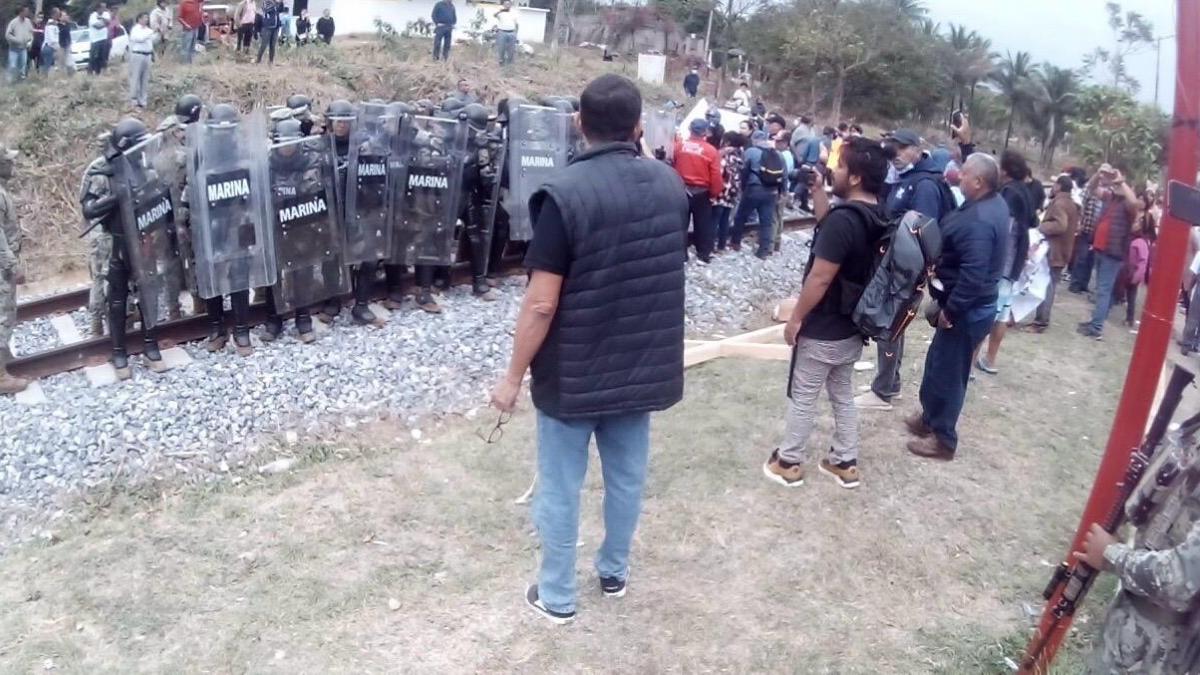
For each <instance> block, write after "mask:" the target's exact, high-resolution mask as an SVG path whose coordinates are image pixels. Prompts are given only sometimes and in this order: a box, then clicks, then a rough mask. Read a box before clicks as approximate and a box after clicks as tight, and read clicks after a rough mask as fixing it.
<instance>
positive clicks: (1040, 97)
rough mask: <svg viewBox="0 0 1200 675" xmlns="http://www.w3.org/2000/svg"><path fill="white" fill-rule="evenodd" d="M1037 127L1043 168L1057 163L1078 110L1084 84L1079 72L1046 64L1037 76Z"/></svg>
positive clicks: (1035, 97)
mask: <svg viewBox="0 0 1200 675" xmlns="http://www.w3.org/2000/svg"><path fill="white" fill-rule="evenodd" d="M1033 84H1034V98H1033V100H1032V106H1031V107H1032V108H1033V109H1034V111H1035V112H1034V117H1035V119H1034V120H1031V121H1033V123H1034V127H1035V128H1036V129H1037V130H1038V135H1039V136H1040V140H1041V143H1042V165H1043V166H1050V164H1051V163H1053V162H1054V151H1055V149H1056V148H1057V147H1058V144H1059V143H1060V142H1061V141H1062V139H1063V136H1064V135H1065V134H1066V133H1067V120H1068V119H1069V118H1070V117H1072V116H1074V115H1075V113H1076V111H1077V110H1078V107H1079V100H1078V98H1079V91H1080V87H1081V80H1080V77H1079V72H1078V71H1076V70H1073V69H1071V68H1059V67H1058V66H1055V65H1052V64H1049V63H1044V64H1042V67H1041V70H1040V71H1039V72H1036V73H1034V77H1033Z"/></svg>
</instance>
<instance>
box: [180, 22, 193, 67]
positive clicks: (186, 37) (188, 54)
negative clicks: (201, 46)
mask: <svg viewBox="0 0 1200 675" xmlns="http://www.w3.org/2000/svg"><path fill="white" fill-rule="evenodd" d="M195 56H196V31H195V30H194V29H193V30H184V31H183V32H182V33H181V34H180V39H179V58H180V60H181V61H183V62H184V63H191V62H192V59H193V58H195Z"/></svg>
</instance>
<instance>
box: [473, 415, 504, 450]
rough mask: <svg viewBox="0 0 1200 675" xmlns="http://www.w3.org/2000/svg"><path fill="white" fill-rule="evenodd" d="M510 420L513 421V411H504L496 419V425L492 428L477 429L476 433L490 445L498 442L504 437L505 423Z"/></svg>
mask: <svg viewBox="0 0 1200 675" xmlns="http://www.w3.org/2000/svg"><path fill="white" fill-rule="evenodd" d="M510 421H512V413H510V412H502V413H500V417H499V418H498V419H497V420H496V426H494V427H492V428H491V429H490V430H489V429H488V428H487V427H481V428H479V429H476V430H475V435H476V436H478V437H479V438H480V439H481V440H483V442H485V443H488V444H489V445H490V444H492V443H498V442H499V441H500V439H501V438H503V437H504V425H505V424H508V423H509V422H510Z"/></svg>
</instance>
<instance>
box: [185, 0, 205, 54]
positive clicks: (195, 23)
mask: <svg viewBox="0 0 1200 675" xmlns="http://www.w3.org/2000/svg"><path fill="white" fill-rule="evenodd" d="M203 20H204V19H203V17H202V16H201V10H200V0H183V2H180V3H179V30H180V31H181V33H182V35H181V39H180V41H179V42H180V44H179V58H180V60H181V61H182V62H183V63H191V62H192V57H193V56H195V55H196V33H197V31H199V30H200V23H201V22H202V21H203Z"/></svg>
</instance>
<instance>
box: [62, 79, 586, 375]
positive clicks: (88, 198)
mask: <svg viewBox="0 0 1200 675" xmlns="http://www.w3.org/2000/svg"><path fill="white" fill-rule="evenodd" d="M538 103H539V104H541V105H533V104H530V103H529V102H528V101H525V100H523V99H507V100H502V101H500V103H499V106H498V110H497V111H496V112H493V111H492V110H490V109H488V108H487V107H485V106H483V105H481V104H479V103H471V104H468V105H465V106H464V105H463V104H462V102H461V101H460V100H458V99H454V98H452V99H449V100H447V101H446V102H444V103H443V104H442V105H441V106H436V105H434V104H433V103H432V102H430V101H428V100H421V101H417V102H415V103H402V102H391V103H388V102H384V101H379V100H372V101H365V102H361V103H358V104H352V103H350V102H349V101H344V100H338V101H333V102H332V103H330V104H329V105H328V107H327V108H326V110H325V114H324V116H323V119H321V118H319V117H318V116H317V115H316V114H314V112H313V110H312V108H313V105H312V101H311V100H310V99H309V98H308V97H306V96H304V95H299V94H297V95H294V96H291V97H289V98H288V100H287V103H286V105H284V106H279V107H277V108H272V109H269V116H268V115H265V114H264V113H263V111H259V110H255V111H251V112H249V113H241V112H239V111H238V110H237V109H236V108H234V107H233V106H231V105H228V104H218V105H215V106H212V107H211V108H210V109H207V110H206V109H205V107H204V106H203V104H202V102H201V100H200V99H199V98H198V97H196V96H194V95H186V96H183V97H181V98H180V100H179V101H178V103H177V105H176V110H175V114H174V115H173V116H171V117H169V118H168V119H167V120H165V121H164V122H163V124H161V125H160V126H159V128H158V130H157V132H155V133H151V132H150V130H149V129H147V128H146V126H145V125H144V124H143V123H142V122H140V121H138V120H136V119H133V118H126V119H123V120H122V121H121V122H119V123H118V124H117V125H116V127H115V128H114V129H113V131H112V133H111V134H110V136H109V138H108V142H107V144H106V147H105V149H104V151H103V153H102V156H101V157H99V158H97V159H96V160H95V161H93V162H92V164H91V165H90V166H89V167H88V169H87V172H86V174H85V176H84V179H83V182H82V185H81V190H80V203H81V206H82V211H83V215H84V220H85V223H86V226H87V229H88V230H91V229H93V228H96V232H95V233H93V235H94V236H98V237H105V238H111V242H112V246H111V247H107V246H105V247H94V250H99V251H103V252H104V253H105V254H107V256H108V259H107V261H106V262H107V265H106V271H105V272H104V275H103V280H102V281H103V282H102V283H101V286H100V287H101V288H103V287H107V299H106V302H105V305H106V311H105V312H104V314H105V316H104V317H103V318H104V319H105V323H106V324H107V332H108V334H109V336H110V339H111V341H112V350H113V351H112V359H111V361H112V365H113V366H114V368H115V369H116V371H117V374H118V377H119V378H121V379H126V378H128V377H129V376H130V368H129V355H128V350H127V347H126V339H125V336H126V331H127V326H128V325H129V324H130V323H131V320H130V318H129V315H130V312H129V311H128V310H129V304H128V298H129V297H131V296H132V297H134V298H135V300H136V308H137V311H136V315H137V317H139V318H140V323H141V325H142V328H143V329H144V330H143V334H144V340H145V342H144V344H143V346H142V354H143V360H144V362H145V364H146V366H147V367H148V368H149V369H150V370H152V371H154V372H161V371H163V370H165V369H166V366H165V365H164V362H163V360H162V355H161V353H160V351H159V348H158V343H157V340H156V337H155V334H156V333H155V327H156V326H158V325H159V324H160V323H162V322H163V321H165V320H170V319H175V318H179V317H180V316H181V310H180V305H179V296H180V293H181V291H182V290H183V289H185V288H186V289H187V290H188V291H189V292H190V293H191V295H192V297H193V311H198V310H199V308H200V307H201V306H203V307H204V312H205V314H206V315H207V317H208V321H209V336H208V340H207V347H208V349H209V350H210V351H220V350H223V349H224V348H225V347H226V346H227V343H228V339H229V329H230V328H231V329H232V337H233V342H234V347H235V349H236V351H237V352H238V353H239V354H241V355H243V356H245V355H249V354H250V353H252V351H253V348H252V345H251V341H250V329H251V326H250V325H249V322H250V293H251V292H254V293H255V294H256V296H257V297H260V298H262V299H264V300H265V302H266V306H267V314H268V319H267V322H266V325H265V326H264V327H263V330H262V332H261V334H260V335H261V338H262V339H263V340H265V341H269V340H273V339H276V338H278V337H279V336H280V335H281V334H282V333H283V328H284V326H283V319H284V317H285V315H288V314H291V315H293V316H294V319H295V328H296V333H297V336H298V338H299V339H300V340H301V341H303V342H311V341H312V340H313V339H314V338H315V332H314V326H313V320H314V315H315V316H316V317H319V318H321V319H322V320H324V321H327V322H331V321H333V319H334V318H335V317H336V316H337V315H338V314H339V312H340V311H341V309H342V298H343V296H346V295H350V296H351V297H352V299H353V303H352V308H351V318H352V319H353V321H354V322H355V323H357V324H360V325H376V326H378V325H382V323H383V322H384V319H383V317H380V316H377V315H376V314H375V313H374V312H373V311H372V310H371V308H370V306H369V305H368V303H369V302H370V300H371V299H372V297H373V293H374V291H375V288H376V286H377V283H378V281H379V276H380V268H381V267H382V269H383V277H384V287H385V289H386V298H385V300H384V303H383V305H384V307H385V308H387V309H388V310H396V309H400V308H401V307H403V303H404V299H405V297H406V289H405V288H404V279H405V278H406V276H407V274H406V273H407V270H408V269H409V268H412V269H413V271H414V273H413V275H412V278H413V279H414V281H415V286H416V288H415V291H414V292H413V296H414V300H415V303H416V306H417V307H419V308H420V309H422V310H424V311H426V312H431V313H437V312H440V311H441V308H440V306H439V305H438V303H437V301H436V300H435V299H434V290H435V287H436V286H438V285H439V282H440V284H448V281H449V273H448V270H449V267H450V266H451V265H452V264H453V263H454V262H455V261H456V258H457V256H458V254H459V251H460V250H465V252H466V257H467V259H468V260H469V263H470V269H471V276H472V290H473V293H474V294H475V296H477V297H479V298H480V299H482V300H494V299H495V293H494V291H493V290H492V289H493V286H494V285H495V283H496V281H495V279H496V274H497V273H498V271H499V270H498V265H499V262H500V259H501V257H502V255H503V253H504V251H505V249H506V246H507V245H508V244H509V243H510V242H512V243H514V244H516V245H517V246H519V245H521V243H522V242H527V241H528V240H529V239H530V237H531V236H532V223H531V222H530V218H529V212H528V206H527V204H528V200H529V197H530V196H531V195H532V194H533V192H534V191H535V190H536V189H537V188H538V187H539V186H540V184H541V182H542V181H543V180H544V179H545V178H546V177H548V176H549V175H550V174H552V173H553V172H554V171H556V170H558V169H560V168H562V167H563V166H565V165H566V163H567V162H568V161H569V159H570V157H571V156H572V155H573V154H574V153H575V152H576V151H577V150H578V149H579V147H580V146H581V144H582V141H581V139H580V138H579V135H578V134H577V133H576V132H575V125H574V124H572V122H571V115H572V114H573V113H574V111H575V109H576V108H577V107H578V103H577V101H573V100H571V99H567V98H561V97H547V98H544V99H542V100H540V101H538ZM101 262H103V261H93V265H92V267H93V269H98V268H101V267H105V266H103V265H101V264H99V263H101ZM98 281H99V280H98ZM95 295H96V294H95V293H94V294H93V296H95ZM227 298H228V300H226V299H227ZM227 303H228V310H227V309H226V306H227ZM96 304H97V303H95V302H92V303H90V306H92V307H94V306H95V305H96ZM99 318H100V317H94V318H93V330H96V329H98V328H99V326H98V324H99V323H100V321H99Z"/></svg>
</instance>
